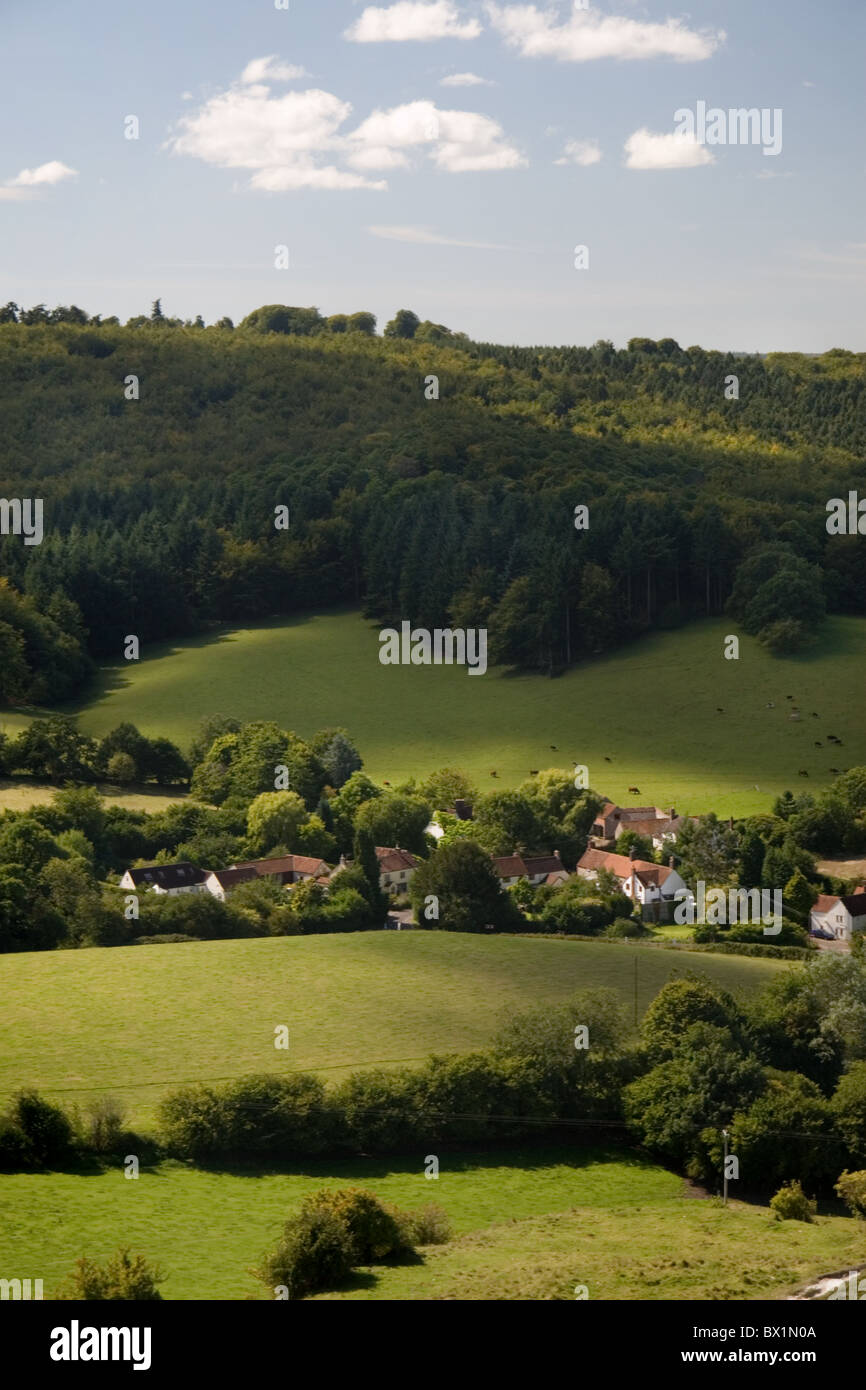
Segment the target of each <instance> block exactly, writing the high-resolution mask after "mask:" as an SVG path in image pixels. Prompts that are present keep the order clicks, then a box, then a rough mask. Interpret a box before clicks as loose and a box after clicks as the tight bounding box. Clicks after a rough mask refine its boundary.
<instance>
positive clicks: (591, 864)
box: [577, 849, 671, 883]
mask: <svg viewBox="0 0 866 1390" xmlns="http://www.w3.org/2000/svg"><path fill="white" fill-rule="evenodd" d="M577 867H578V868H579V869H585V870H587V871H588V872H590V873H598V872H599V870H600V869H608V870H609V871H610V872H611V873H612V874H616V876H617V878H621V879H627V878H630V877H631V875H632V874H635V875H637V876H638V877H640V876H641V875H646V874H649V875H650V876H651V877H649V878H646V877H641V882H642V883H646V882H650V883H664V881H665V879H666V878H668V876H669V874H670V872H671V870H670V869H669V868H668V867H667V865H662V864H650V863H649V862H648V860H646V859H630V858H629V857H628V855H627V854H609V853H607V851H606V850H602V849H588V850H586V851H585V853H584V854H582V855H581V857H580V859H579V860H578V861H577Z"/></svg>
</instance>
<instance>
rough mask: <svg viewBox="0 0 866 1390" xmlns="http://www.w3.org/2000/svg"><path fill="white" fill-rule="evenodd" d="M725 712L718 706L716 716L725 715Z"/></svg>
mask: <svg viewBox="0 0 866 1390" xmlns="http://www.w3.org/2000/svg"><path fill="white" fill-rule="evenodd" d="M724 712H725V711H724V710H723V709H722V707H721V705H716V714H724Z"/></svg>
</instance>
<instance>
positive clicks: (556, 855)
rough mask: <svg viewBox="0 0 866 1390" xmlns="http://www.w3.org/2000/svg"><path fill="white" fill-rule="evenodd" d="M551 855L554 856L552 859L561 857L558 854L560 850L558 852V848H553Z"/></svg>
mask: <svg viewBox="0 0 866 1390" xmlns="http://www.w3.org/2000/svg"><path fill="white" fill-rule="evenodd" d="M553 857H554V859H561V858H562V855H561V854H560V852H559V850H558V849H555V850H554V851H553Z"/></svg>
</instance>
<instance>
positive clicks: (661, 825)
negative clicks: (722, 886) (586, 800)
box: [591, 801, 696, 849]
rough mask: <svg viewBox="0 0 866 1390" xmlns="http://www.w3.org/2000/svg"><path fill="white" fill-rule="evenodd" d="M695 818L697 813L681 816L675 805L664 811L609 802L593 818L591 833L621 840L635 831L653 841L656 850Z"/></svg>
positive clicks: (604, 837) (601, 837)
mask: <svg viewBox="0 0 866 1390" xmlns="http://www.w3.org/2000/svg"><path fill="white" fill-rule="evenodd" d="M694 820H696V817H695V816H678V815H677V812H676V807H674V806H671V808H670V810H669V811H663V810H662V808H661V807H660V806H617V804H616V802H614V801H606V802H605V803H604V805H603V806H602V808H601V810H600V811H599V813H598V815H597V816H596V818H595V820H594V821H593V825H592V832H591V833H592V836H593V838H594V839H596V840H618V839H619V837H620V835H624V834H625V832H626V831H627V830H633V831H634V832H635V834H637V835H644V836H646V838H647V839H649V840H651V841H652V844H653V848H654V849H662V848H663V846H664V845H665V844H668V843H670V842H671V841H672V840H675V839H676V838H677V835H678V834H679V833H680V831H681V830H682V828H683V826H684V825H686V824H687V823H688V822H689V821H694Z"/></svg>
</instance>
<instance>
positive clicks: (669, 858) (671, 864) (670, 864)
mask: <svg viewBox="0 0 866 1390" xmlns="http://www.w3.org/2000/svg"><path fill="white" fill-rule="evenodd" d="M673 867H674V856H673V855H672V854H671V855H670V856H669V857H668V868H669V869H672V868H673Z"/></svg>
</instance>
